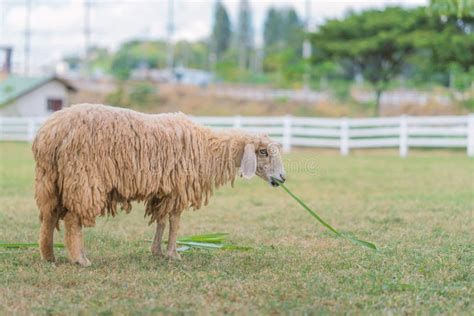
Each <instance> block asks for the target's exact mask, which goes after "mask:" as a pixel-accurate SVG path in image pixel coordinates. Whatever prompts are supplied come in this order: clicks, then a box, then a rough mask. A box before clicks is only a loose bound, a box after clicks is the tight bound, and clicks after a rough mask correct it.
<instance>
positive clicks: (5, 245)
mask: <svg viewBox="0 0 474 316" xmlns="http://www.w3.org/2000/svg"><path fill="white" fill-rule="evenodd" d="M53 246H54V247H55V248H64V244H54V245H53ZM0 247H1V248H10V249H18V248H32V247H34V248H38V247H39V244H38V243H36V242H30V243H28V242H26V243H0Z"/></svg>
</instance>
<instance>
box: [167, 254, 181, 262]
mask: <svg viewBox="0 0 474 316" xmlns="http://www.w3.org/2000/svg"><path fill="white" fill-rule="evenodd" d="M167 257H168V259H169V260H176V261H180V260H181V255H180V254H179V253H177V252H171V253H168V255H167Z"/></svg>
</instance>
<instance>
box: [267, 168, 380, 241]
mask: <svg viewBox="0 0 474 316" xmlns="http://www.w3.org/2000/svg"><path fill="white" fill-rule="evenodd" d="M272 179H273V180H274V181H276V182H277V183H278V184H279V185H280V186H281V187H282V188H283V190H285V191H286V193H288V194H289V195H290V196H291V197H292V198H293V199H294V200H295V201H296V202H298V204H300V205H301V206H302V207H303V208H304V209H305V210H306V211H307V212H308V213H309V214H310V215H311V216H313V217H314V218H316V219H317V220H318V221H319V222H320V223H321V224H322V225H323V226H324V227H326V228H327V229H329V230H330V231H332V232H333V233H334V234H336V236H339V237H344V238H347V239H349V240H350V241H352V242H354V243H356V244H358V245H361V246H364V247H367V248H370V249H372V250H377V247H376V246H375V245H374V244H373V243H371V242H368V241H365V240H360V239H358V238H355V237H353V236H350V235H347V234H342V233H340V232H339V231H337V230H336V229H335V228H334V227H332V226H331V225H329V224H328V223H327V222H326V221H324V220H323V219H322V218H321V217H319V215H318V214H316V212H314V211H313V210H312V209H310V208H309V207H308V206H307V205H306V204H305V203H304V202H303V201H302V200H301V199H300V198H299V197H297V196H296V195H294V194H293V192H291V191H290V190H289V189H288V188H287V187H286V186H285V185H284V184H283V182H281V181H280V180H278V179H276V178H274V177H272Z"/></svg>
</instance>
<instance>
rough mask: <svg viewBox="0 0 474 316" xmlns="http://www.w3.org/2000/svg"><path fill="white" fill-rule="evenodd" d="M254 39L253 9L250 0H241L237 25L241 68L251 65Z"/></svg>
mask: <svg viewBox="0 0 474 316" xmlns="http://www.w3.org/2000/svg"><path fill="white" fill-rule="evenodd" d="M253 40H254V32H253V27H252V10H251V8H250V4H249V1H248V0H240V4H239V17H238V26H237V45H238V49H239V67H240V69H248V68H249V66H250V60H251V53H252V49H253Z"/></svg>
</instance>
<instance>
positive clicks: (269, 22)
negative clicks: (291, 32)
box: [263, 7, 282, 54]
mask: <svg viewBox="0 0 474 316" xmlns="http://www.w3.org/2000/svg"><path fill="white" fill-rule="evenodd" d="M281 41H282V19H281V15H280V12H279V11H278V10H276V9H275V8H273V7H270V8H269V9H268V11H267V16H266V18H265V22H264V25H263V43H264V46H265V53H267V54H268V53H269V52H270V51H271V50H272V49H273V48H275V46H277V44H278V43H279V42H281Z"/></svg>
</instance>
